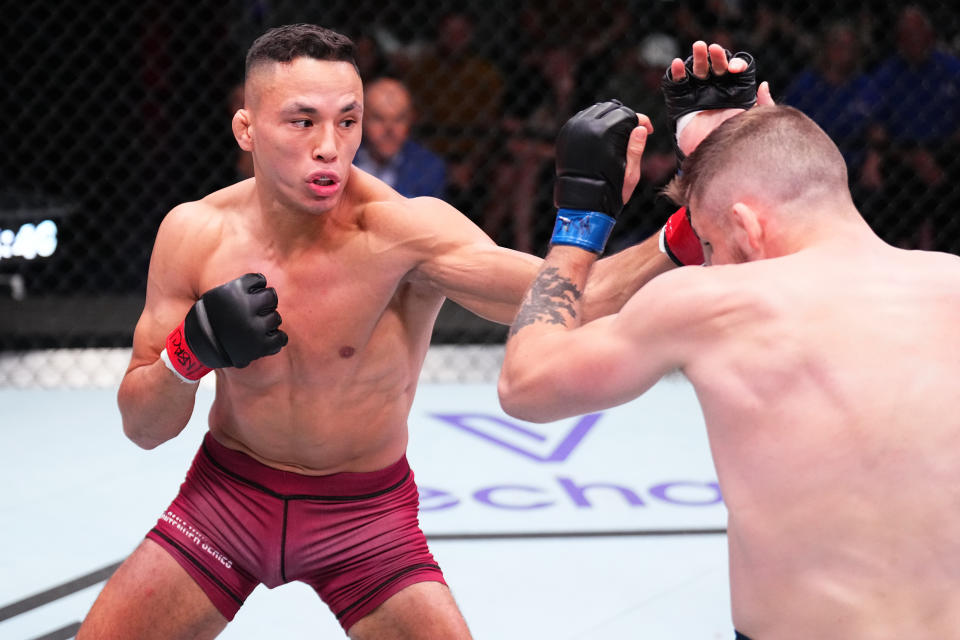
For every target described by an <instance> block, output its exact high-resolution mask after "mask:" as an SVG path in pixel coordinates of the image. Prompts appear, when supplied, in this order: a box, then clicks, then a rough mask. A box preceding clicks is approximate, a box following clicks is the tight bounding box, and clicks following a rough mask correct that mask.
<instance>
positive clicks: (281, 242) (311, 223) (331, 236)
mask: <svg viewBox="0 0 960 640" xmlns="http://www.w3.org/2000/svg"><path fill="white" fill-rule="evenodd" d="M345 189H346V190H345V192H344V193H343V195H342V196H341V198H340V201H339V202H338V203H337V204H336V205H335V206H334V207H333V208H331V209H329V210H328V211H323V212H310V211H304V210H302V209H297V208H295V207H290V206H288V205H286V204H284V203H282V202H280V201H279V200H278V199H276V198H274V197H271V196H270V195H269V194H260V196H259V203H258V204H259V206H257V207H256V208H255V211H256V213H255V215H254V216H253V220H252V224H253V225H255V227H256V233H257V234H258V236H259V237H261V238H262V239H263V240H265V241H266V242H268V243H270V244H273V245H276V246H277V248H278V249H279V250H282V251H284V252H285V253H287V254H290V253H292V252H295V251H297V250H299V249H306V248H310V247H314V248H315V247H317V246H320V245H323V244H326V243H329V242H334V243H336V242H337V241H336V238H337V237H339V236H341V234H342V233H343V232H345V231H350V230H353V229H356V227H357V225H358V220H359V208H358V207H357V205H356V202H355V198H353V197H351V190H350V185H349V182H348V184H347V185H345Z"/></svg>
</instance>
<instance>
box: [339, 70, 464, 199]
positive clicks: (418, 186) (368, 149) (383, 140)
mask: <svg viewBox="0 0 960 640" xmlns="http://www.w3.org/2000/svg"><path fill="white" fill-rule="evenodd" d="M363 102H364V107H363V142H361V144H360V148H359V149H358V150H357V155H356V157H355V158H354V160H353V164H355V165H356V166H358V167H360V168H361V169H363V170H364V171H366V172H367V173H370V174H373V175H374V176H376V177H378V178H380V179H381V180H383V181H384V182H386V183H387V184H388V185H390V186H391V187H393V188H394V189H396V190H397V191H398V192H399V193H400V194H401V195H403V196H406V197H408V198H415V197H417V196H432V197H435V198H441V197H443V191H444V186H445V184H446V167H445V166H444V162H443V160H442V159H441V158H440V157H439V156H438V155H437V154H435V153H433V152H432V151H430V150H429V149H427V148H425V147H423V146H421V145H420V144H418V143H416V142H414V141H413V140H411V139H410V128H411V126H412V125H413V121H414V110H413V102H412V101H411V99H410V92H409V91H407V88H406V87H405V86H404V85H403V83H401V82H400V81H398V80H395V79H393V78H377V79H376V80H373V81H372V82H370V83H369V84H368V85H367V88H366V91H365V94H364V100H363Z"/></svg>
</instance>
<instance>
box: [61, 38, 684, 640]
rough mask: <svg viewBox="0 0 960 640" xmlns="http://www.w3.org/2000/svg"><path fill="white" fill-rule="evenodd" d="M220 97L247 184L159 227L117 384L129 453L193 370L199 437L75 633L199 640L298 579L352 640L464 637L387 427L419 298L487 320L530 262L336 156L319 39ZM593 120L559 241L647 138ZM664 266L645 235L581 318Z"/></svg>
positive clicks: (350, 99) (354, 132)
mask: <svg viewBox="0 0 960 640" xmlns="http://www.w3.org/2000/svg"><path fill="white" fill-rule="evenodd" d="M244 94H245V95H244V108H242V109H240V110H239V111H237V113H236V115H235V116H234V119H233V130H234V134H235V136H236V139H237V141H238V143H239V145H240V147H241V148H243V149H244V150H247V151H251V152H252V153H253V162H254V167H255V178H253V179H250V180H246V181H243V182H240V183H238V184H236V185H233V186H231V187H228V188H226V189H223V190H221V191H218V192H216V193H213V194H211V195H209V196H207V197H206V198H204V199H202V200H200V201H198V202H191V203H187V204H183V205H180V206H178V207H176V208H175V209H174V210H172V211H171V212H170V213H169V215H168V216H167V217H166V218H165V220H164V221H163V223H162V224H161V226H160V229H159V231H158V234H157V239H156V244H155V246H154V251H153V255H152V258H151V265H150V272H149V278H148V285H147V296H146V304H145V308H144V311H143V314H142V316H141V318H140V321H139V323H138V325H137V328H136V332H135V335H134V345H133V354H132V358H131V362H130V366H129V369H128V370H127V373H126V375H125V377H124V379H123V382H122V384H121V386H120V389H119V394H118V401H119V406H120V411H121V414H122V418H123V428H124V432H125V433H126V435H127V436H128V437H129V438H130V439H131V440H133V441H134V442H135V443H137V444H138V445H140V446H142V447H144V448H152V447H155V446H157V445H159V444H161V443H163V442H165V441H167V440H169V439H171V438H173V437H175V436H176V435H177V434H178V433H179V432H180V431H181V430H182V429H183V428H184V426H185V425H186V424H187V422H188V420H189V419H190V416H191V413H192V411H193V408H194V400H195V396H196V390H197V384H196V382H197V381H198V380H199V379H200V378H201V377H202V376H204V375H206V374H208V373H209V372H210V371H211V370H215V371H216V397H215V400H214V403H213V406H212V408H211V411H210V415H209V433H208V434H207V435H206V437H205V439H204V442H203V444H202V446H201V448H200V451H199V452H198V453H197V456H196V458H195V460H194V463H193V466H192V467H191V469H190V471H189V472H188V475H187V478H186V481H185V482H184V484H183V485H182V487H181V490H180V494H179V495H178V496H177V497H176V499H175V500H174V501H173V503H172V504H171V505H170V507H169V508H168V509H167V510H166V511H165V512H164V513H163V514H162V516H161V518H160V519H159V521H158V522H157V525H156V527H154V528H153V529H152V530H151V531H150V532H149V534H148V536H147V539H146V540H145V541H144V542H143V543H142V544H141V545H140V546H139V547H138V548H137V549H136V550H135V551H134V553H133V554H132V555H131V556H130V557H129V558H128V559H127V560H126V561H125V562H124V564H123V565H122V566H121V567H120V569H119V570H118V571H117V572H116V574H115V575H114V576H113V577H112V578H111V579H110V580H109V582H108V583H107V585H106V586H105V588H104V590H103V592H102V593H101V595H100V596H99V598H98V599H97V601H96V602H95V604H94V606H93V608H92V609H91V611H90V613H89V615H88V616H87V619H86V620H85V622H84V624H83V627H82V628H81V630H80V632H79V635H78V637H79V638H80V639H81V640H87V639H90V638H96V639H98V640H102V639H104V638H138V639H144V638H163V639H165V640H166V639H169V638H210V637H214V636H216V635H217V634H218V633H219V632H220V631H221V630H222V629H223V628H224V626H225V625H226V624H227V622H228V621H229V620H231V619H232V618H233V616H234V615H235V614H236V612H237V611H238V609H239V608H240V606H241V605H242V604H243V602H244V600H245V598H246V597H247V596H248V595H249V594H250V592H251V591H252V590H253V589H254V587H255V586H256V585H257V584H259V583H265V584H266V585H267V586H270V587H272V586H276V585H278V584H282V583H285V582H289V581H293V580H300V581H303V582H306V583H307V584H310V585H311V586H312V587H313V588H314V589H315V590H316V591H317V592H318V594H319V595H320V597H321V598H322V599H323V601H324V602H325V603H327V605H328V606H329V607H330V608H331V610H332V611H333V612H334V613H335V615H336V616H337V618H338V620H339V622H340V624H341V625H342V626H343V628H344V629H345V630H346V631H347V632H348V634H349V635H350V637H352V638H358V639H365V638H386V637H389V638H424V639H431V640H434V639H436V638H445V639H451V638H466V637H468V636H469V632H468V630H467V626H466V624H465V623H464V621H463V619H462V617H461V615H460V613H459V612H458V610H457V607H456V605H455V603H454V600H453V598H452V596H451V594H450V592H449V590H448V589H447V587H446V586H445V584H444V581H443V575H442V573H441V571H440V569H439V567H438V566H437V565H436V562H435V561H434V559H433V557H432V555H431V554H430V552H429V550H428V549H427V545H426V542H425V539H424V536H423V534H422V532H421V531H420V528H419V524H418V521H417V507H418V499H417V489H416V485H415V484H414V479H413V474H412V472H411V471H410V469H409V467H408V465H407V462H406V459H405V450H406V445H407V416H408V413H409V410H410V406H411V403H412V401H413V397H414V391H415V388H416V383H417V379H418V377H419V372H420V368H421V365H422V362H423V359H424V357H425V354H426V351H427V347H428V343H429V339H430V335H431V329H432V325H433V322H434V320H435V318H436V315H437V312H438V310H439V308H440V305H441V303H442V302H443V300H444V299H445V298H447V297H449V298H451V299H452V300H455V301H456V302H458V303H460V304H461V305H463V306H464V307H466V308H468V309H470V310H472V311H474V312H476V313H478V314H480V315H483V316H485V317H487V318H490V319H493V320H496V321H500V322H503V323H507V322H509V321H510V320H511V319H512V318H513V316H514V314H515V312H516V309H517V307H518V305H519V303H520V301H521V299H522V296H523V292H524V291H525V290H526V288H527V286H528V285H529V283H530V282H531V281H532V279H533V277H534V275H535V274H536V271H537V269H538V266H539V264H540V262H541V260H540V259H538V258H535V257H533V256H529V255H526V254H522V253H518V252H515V251H511V250H508V249H503V248H500V247H497V246H495V245H494V244H493V242H492V241H491V240H490V239H489V238H488V237H487V236H485V235H484V234H483V233H482V232H481V231H480V230H479V228H477V227H476V226H475V225H473V224H472V223H470V222H469V221H468V220H467V218H465V217H464V216H462V215H461V214H460V213H459V212H457V211H456V210H454V209H452V208H451V207H450V206H448V205H446V204H445V203H443V202H442V201H440V200H435V199H432V198H417V199H413V200H407V199H405V198H403V197H401V196H399V195H398V194H397V193H396V192H395V191H393V190H392V189H390V188H389V187H387V186H386V185H385V184H383V183H382V182H380V181H378V180H376V179H375V178H373V177H371V176H369V175H368V174H366V173H364V172H363V171H361V170H359V169H357V168H355V167H352V166H351V160H352V159H353V156H354V153H355V152H356V150H357V146H358V145H359V142H360V131H361V118H362V113H363V89H362V86H361V81H360V76H359V74H358V73H357V69H356V67H355V64H354V63H353V58H352V43H351V42H350V41H349V40H347V39H346V38H344V37H342V36H340V35H339V34H336V33H334V32H331V31H328V30H325V29H322V28H319V27H315V26H311V25H294V26H288V27H282V28H278V29H275V30H271V31H269V32H267V33H266V34H265V35H263V36H262V37H261V38H260V39H258V40H257V41H256V42H255V43H254V44H253V46H252V47H251V49H250V51H249V53H248V57H247V66H246V80H245V85H244ZM600 111H602V114H601V115H600V117H598V118H595V119H591V120H590V121H589V122H584V123H582V126H585V127H587V128H588V129H589V130H590V131H591V132H592V133H593V135H594V136H595V140H594V143H593V144H591V149H590V150H591V155H590V156H589V157H581V156H579V155H576V154H572V153H565V154H561V156H560V157H559V158H558V165H559V166H560V167H562V168H563V172H564V173H565V175H567V177H568V179H569V180H568V182H569V184H571V185H576V188H574V189H571V190H570V193H569V194H568V195H567V196H564V197H561V198H560V199H559V200H558V204H559V206H560V207H561V209H562V210H563V212H562V215H561V216H560V220H561V224H562V225H566V228H567V233H568V236H569V237H570V238H572V239H576V238H578V237H580V236H585V235H586V236H589V235H591V234H594V233H597V232H598V231H597V230H598V228H599V232H600V233H604V232H608V231H609V224H607V223H605V222H603V220H602V219H601V218H600V217H599V216H601V215H606V216H608V217H612V216H615V215H616V212H617V211H619V209H620V208H621V207H622V204H623V201H624V200H625V199H626V198H628V197H629V195H630V193H631V191H632V189H633V187H634V186H635V185H636V183H637V180H638V179H639V166H640V164H639V163H640V158H641V154H642V151H643V144H644V141H645V139H646V135H647V134H648V133H649V129H650V127H649V123H648V122H647V121H646V120H645V119H644V118H640V119H639V120H638V118H637V116H636V114H634V113H633V112H632V111H630V110H629V109H626V108H625V107H622V106H621V105H619V104H616V103H606V105H605V106H603V107H602V108H601V109H600ZM638 123H639V125H640V126H638ZM593 222H597V223H598V224H600V225H601V227H597V226H596V225H593ZM603 225H606V226H605V227H603ZM668 242H669V240H668ZM671 266H672V263H671V261H670V260H669V258H667V257H666V255H665V254H664V253H662V252H661V251H660V249H659V248H658V244H657V238H652V239H650V240H649V241H647V242H645V243H643V244H641V245H638V246H637V247H634V248H631V249H629V250H627V251H624V252H621V253H620V254H618V255H615V256H612V257H610V258H608V259H605V260H603V261H602V262H601V264H599V265H598V267H597V269H596V271H595V273H594V276H593V277H592V278H591V281H590V284H589V286H587V289H586V292H585V299H586V301H585V303H584V307H585V313H587V314H588V316H593V317H600V316H602V315H605V314H608V313H612V312H613V311H615V310H617V309H619V307H620V306H621V305H622V303H623V302H624V301H625V300H626V299H627V297H628V296H629V295H630V293H631V292H633V291H635V290H636V289H637V288H639V287H640V286H641V285H642V284H643V283H644V282H646V281H647V280H649V279H650V278H652V277H653V276H655V275H656V274H658V273H660V272H663V271H665V270H668V269H669V268H671Z"/></svg>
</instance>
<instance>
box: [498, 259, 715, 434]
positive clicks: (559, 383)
mask: <svg viewBox="0 0 960 640" xmlns="http://www.w3.org/2000/svg"><path fill="white" fill-rule="evenodd" d="M595 260H596V255H595V254H594V253H591V252H588V251H584V250H582V249H580V248H577V247H571V246H555V247H553V248H552V249H551V250H550V253H549V254H548V255H547V258H546V260H545V261H544V264H543V266H542V268H541V269H540V271H539V273H538V274H537V276H536V278H535V279H534V282H533V284H532V286H531V287H530V290H529V291H528V292H527V294H526V296H525V297H524V301H523V304H522V305H521V307H520V311H519V313H518V314H517V318H516V320H515V321H514V323H513V326H512V327H511V328H510V336H509V338H508V340H507V346H506V354H505V357H504V362H503V368H502V369H501V373H500V379H499V384H498V392H499V396H500V403H501V405H502V406H503V408H504V410H505V411H506V412H507V413H508V414H510V415H512V416H514V417H517V418H520V419H523V420H529V421H532V422H547V421H551V420H558V419H560V418H564V417H569V416H573V415H578V414H583V413H588V412H591V411H598V410H602V409H607V408H609V407H612V406H616V405H618V404H622V403H624V402H627V401H629V400H631V399H633V398H635V397H637V396H638V395H640V394H642V393H643V392H644V391H646V390H647V389H649V388H650V387H651V386H653V384H654V383H656V381H657V380H659V379H660V378H661V377H663V376H664V375H666V374H667V373H669V372H671V371H674V370H677V369H683V368H684V366H685V365H686V364H687V363H688V362H689V360H690V358H691V357H692V356H693V354H695V353H696V350H697V348H698V347H699V345H700V344H701V343H702V335H703V332H702V331H701V327H702V326H703V323H702V322H701V321H700V320H701V316H703V315H704V311H703V307H704V305H703V304H702V303H701V301H700V300H698V291H701V290H702V286H701V287H698V286H695V285H696V282H697V281H698V277H699V275H700V274H701V273H702V272H703V271H704V270H701V269H677V270H675V271H673V272H671V273H669V274H666V275H664V276H663V277H661V278H657V279H656V280H655V281H654V282H651V283H650V284H649V285H647V286H645V287H643V288H642V289H641V290H640V291H638V292H637V293H636V294H635V295H634V296H633V297H632V298H631V299H630V300H629V301H628V303H627V304H626V305H624V308H623V309H622V310H620V311H619V312H618V313H616V314H614V315H610V316H605V317H602V318H598V319H596V320H593V321H590V322H585V321H584V319H583V312H582V309H583V293H582V292H583V291H584V286H585V285H586V282H587V280H588V273H589V271H590V269H591V266H593V265H594V261H595Z"/></svg>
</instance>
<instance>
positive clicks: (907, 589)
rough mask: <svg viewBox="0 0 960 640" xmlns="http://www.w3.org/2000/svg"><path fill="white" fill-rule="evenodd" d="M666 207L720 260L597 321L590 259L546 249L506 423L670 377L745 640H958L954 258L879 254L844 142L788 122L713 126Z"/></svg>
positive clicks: (624, 394) (958, 299)
mask: <svg viewBox="0 0 960 640" xmlns="http://www.w3.org/2000/svg"><path fill="white" fill-rule="evenodd" d="M563 136H564V134H563V132H561V136H560V137H561V139H562V138H563ZM558 145H559V142H558ZM671 194H672V196H673V197H674V199H675V200H676V201H677V202H682V203H685V204H687V205H688V207H689V209H688V210H689V212H690V221H691V223H692V226H693V228H694V230H695V231H696V233H697V235H698V236H699V238H700V241H701V244H702V247H703V250H704V254H705V257H706V262H707V264H708V265H711V266H709V267H708V268H692V267H691V268H681V269H676V270H674V271H671V272H669V273H665V274H663V275H661V276H660V277H658V278H656V279H654V280H652V281H651V282H650V283H649V284H647V285H645V286H644V287H643V288H642V289H640V291H638V292H637V293H636V294H635V295H634V296H633V297H632V298H631V299H630V300H629V301H628V302H627V304H626V305H625V306H624V307H623V309H622V310H621V311H620V312H619V313H617V314H615V315H611V316H609V317H605V318H600V319H597V320H594V321H587V320H586V319H585V318H584V317H583V316H582V305H581V300H582V297H581V295H580V292H581V291H583V287H584V284H585V282H586V280H587V276H588V274H589V273H590V271H591V268H592V265H593V264H594V261H595V259H596V255H595V254H594V253H593V252H591V251H586V250H584V249H581V248H579V247H573V246H562V245H559V244H555V246H553V248H552V249H551V250H550V252H549V253H548V255H547V258H546V260H545V262H544V264H543V266H542V267H541V270H540V273H539V275H538V276H537V278H536V280H535V281H534V284H533V285H532V287H531V289H530V291H529V292H528V294H527V296H526V298H525V301H524V303H523V305H522V306H521V309H520V311H519V314H518V316H517V318H516V321H515V322H514V325H513V327H512V328H511V335H510V337H509V339H508V342H507V350H506V358H505V362H504V365H503V370H502V372H501V377H500V382H499V393H500V399H501V402H502V404H503V407H504V408H505V409H506V411H507V412H508V413H510V414H511V415H514V416H516V417H518V418H522V419H525V420H533V421H538V422H542V421H548V420H555V419H558V418H562V417H565V416H571V415H574V414H580V413H587V412H591V411H597V410H600V409H603V408H607V407H611V406H614V405H617V404H620V403H623V402H627V401H629V400H631V399H632V398H635V397H636V396H638V395H640V394H642V393H644V392H645V391H646V390H647V389H649V388H650V387H651V386H652V385H653V384H654V383H655V382H656V381H657V380H659V379H660V378H661V377H663V376H664V375H667V374H668V373H670V372H672V371H676V370H679V371H681V372H682V373H683V374H684V375H685V376H686V377H687V378H688V379H689V380H690V382H691V383H692V384H693V386H694V389H695V390H696V392H697V397H698V399H699V401H700V405H701V407H702V410H703V414H704V418H705V421H706V425H707V432H708V436H709V439H710V444H711V448H712V452H713V458H714V462H715V465H716V469H717V473H718V476H719V480H720V485H721V487H722V491H723V495H724V500H725V502H726V505H727V508H728V510H729V524H728V543H729V555H730V584H731V592H732V605H733V622H734V625H735V627H736V628H737V629H739V632H738V634H737V637H738V638H747V637H748V636H749V637H752V638H755V639H756V640H787V639H797V640H800V639H803V640H806V639H808V638H818V639H825V640H826V639H838V640H841V639H842V640H849V639H853V638H857V639H863V638H871V639H880V638H884V639H887V638H889V639H895V638H896V639H900V638H910V639H911V640H949V639H956V638H960V464H958V462H957V461H958V451H960V413H954V412H955V411H956V407H957V406H958V403H960V384H958V383H957V381H958V380H960V259H958V258H957V257H956V256H953V255H947V254H942V253H931V252H921V251H903V250H900V249H896V248H894V247H891V246H889V245H887V244H885V243H884V242H882V241H881V240H880V239H879V238H878V237H877V236H876V235H875V234H874V233H873V232H872V230H871V229H870V228H869V227H868V226H867V224H866V222H865V221H864V219H863V218H862V217H861V216H860V214H859V212H858V211H857V209H856V208H855V206H854V204H853V201H852V198H851V196H850V192H849V189H848V186H847V171H846V167H845V165H844V161H843V158H842V156H841V155H840V152H839V151H838V150H837V147H836V146H835V145H834V144H833V142H832V141H831V140H830V139H829V138H828V137H827V135H826V134H825V133H824V132H823V131H822V130H821V129H819V128H818V127H817V125H816V124H814V123H813V121H811V120H810V119H809V118H807V117H806V116H804V115H803V114H802V113H800V112H799V111H796V110H794V109H791V108H789V107H777V106H763V107H758V108H755V109H751V110H749V111H747V112H746V113H743V114H742V115H738V116H736V117H733V118H730V119H729V120H727V121H725V122H724V123H723V124H721V125H720V126H719V127H718V128H717V129H716V130H715V131H714V132H713V133H711V134H710V135H709V136H707V137H706V139H705V140H704V141H703V142H702V143H701V144H700V146H699V147H697V149H696V150H695V151H694V152H693V153H692V154H690V155H689V157H688V158H687V160H686V161H685V162H684V165H683V173H682V175H681V176H680V177H679V178H678V180H677V181H676V182H675V183H673V185H672V187H671Z"/></svg>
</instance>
